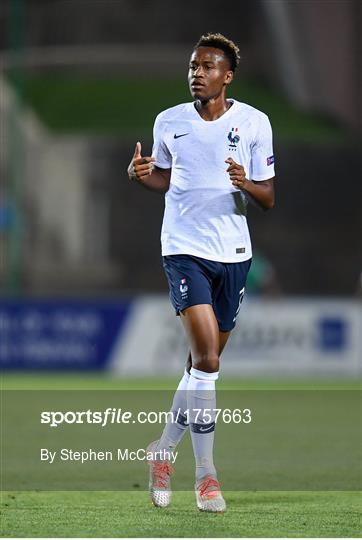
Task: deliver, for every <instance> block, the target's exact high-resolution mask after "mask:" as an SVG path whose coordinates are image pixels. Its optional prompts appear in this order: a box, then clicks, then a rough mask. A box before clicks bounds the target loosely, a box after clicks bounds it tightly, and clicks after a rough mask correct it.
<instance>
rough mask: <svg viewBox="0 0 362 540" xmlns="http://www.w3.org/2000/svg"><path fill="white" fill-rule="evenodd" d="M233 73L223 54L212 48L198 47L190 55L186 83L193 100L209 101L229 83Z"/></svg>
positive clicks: (219, 93)
mask: <svg viewBox="0 0 362 540" xmlns="http://www.w3.org/2000/svg"><path fill="white" fill-rule="evenodd" d="M232 79H233V72H232V71H231V69H230V64H229V61H228V59H227V58H225V56H224V53H223V51H222V50H220V49H215V48H214V47H198V48H197V49H196V50H195V51H194V52H193V53H192V55H191V59H190V66H189V74H188V81H189V87H190V92H191V95H192V97H193V98H194V99H199V100H201V101H209V100H210V99H213V98H216V97H218V96H219V95H221V93H222V92H223V89H224V88H225V87H226V86H227V85H228V84H230V83H231V81H232Z"/></svg>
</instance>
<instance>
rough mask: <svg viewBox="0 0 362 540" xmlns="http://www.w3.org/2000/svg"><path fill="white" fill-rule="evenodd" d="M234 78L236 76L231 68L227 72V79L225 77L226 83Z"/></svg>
mask: <svg viewBox="0 0 362 540" xmlns="http://www.w3.org/2000/svg"><path fill="white" fill-rule="evenodd" d="M233 78H234V72H233V71H231V70H229V71H227V72H226V73H225V79H224V81H225V84H230V83H231V81H232V80H233Z"/></svg>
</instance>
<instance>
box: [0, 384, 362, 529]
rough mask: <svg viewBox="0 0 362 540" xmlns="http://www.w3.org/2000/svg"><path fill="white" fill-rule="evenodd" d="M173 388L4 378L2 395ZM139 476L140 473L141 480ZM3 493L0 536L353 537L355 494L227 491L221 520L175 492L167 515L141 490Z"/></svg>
mask: <svg viewBox="0 0 362 540" xmlns="http://www.w3.org/2000/svg"><path fill="white" fill-rule="evenodd" d="M174 384H175V381H173V380H164V381H158V382H157V384H154V383H151V381H149V380H137V381H119V380H115V379H110V378H99V377H98V376H95V377H83V376H74V375H72V376H70V377H68V376H57V377H54V376H47V375H44V376H36V375H32V376H24V375H21V376H20V375H11V376H8V375H7V376H6V377H4V378H3V380H2V388H3V389H4V388H6V389H34V390H36V389H52V388H57V389H71V388H79V389H117V388H120V389H121V388H130V387H133V388H137V389H139V388H156V387H157V388H160V389H161V388H162V389H163V388H165V389H166V388H173V387H174ZM222 386H223V387H224V388H245V389H248V390H250V389H254V388H257V389H260V388H263V389H264V388H268V389H269V388H283V389H285V388H288V389H290V388H303V389H305V388H313V389H315V388H318V387H319V386H321V387H322V388H333V389H335V388H344V389H349V388H351V389H356V388H358V383H353V382H351V383H349V382H345V383H343V384H341V383H339V382H333V381H331V382H329V383H323V384H321V383H316V382H313V381H304V382H298V383H295V382H287V381H286V382H283V383H280V382H271V381H261V382H260V381H248V382H241V381H235V380H233V381H224V382H223V383H221V384H220V385H219V387H222ZM146 474H147V472H146V469H145V475H146ZM141 489H144V488H143V487H142V488H139V491H127V492H124V491H120V492H114V491H110V492H105V491H98V492H97V491H82V492H79V491H70V492H64V491H61V492H59V491H58V492H44V491H39V492H34V491H29V492H25V491H22V492H20V491H18V492H4V493H3V494H2V498H1V535H2V536H6V537H359V536H361V533H362V527H361V493H360V492H356V491H355V492H346V491H339V492H337V491H336V492H333V491H329V492H327V491H304V492H297V491H293V492H290V491H278V492H277V491H268V492H267V491H253V492H250V491H240V492H236V491H227V492H225V493H224V495H225V499H226V502H227V511H226V513H225V514H223V515H213V514H204V513H200V512H198V511H197V509H196V504H195V496H194V493H193V492H192V491H190V492H175V493H174V498H173V503H172V505H171V506H170V507H169V508H167V509H158V508H154V507H153V506H152V505H151V503H150V500H149V497H148V493H146V492H145V491H141Z"/></svg>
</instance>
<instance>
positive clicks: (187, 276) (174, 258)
mask: <svg viewBox="0 0 362 540" xmlns="http://www.w3.org/2000/svg"><path fill="white" fill-rule="evenodd" d="M250 265H251V259H249V260H247V261H243V262H239V263H221V262H215V261H209V260H208V259H202V258H200V257H195V256H193V255H167V256H166V257H163V267H164V269H165V273H166V276H167V280H168V285H169V288H170V298H171V302H172V305H173V307H174V308H175V310H176V314H177V315H179V314H180V311H183V310H184V309H186V308H188V307H190V306H195V305H197V304H211V305H212V306H213V308H214V312H215V316H216V319H217V322H218V324H219V329H220V331H221V332H229V331H230V330H232V329H233V328H234V326H235V321H236V317H237V315H238V313H239V311H240V306H241V302H242V300H243V296H244V290H245V282H246V277H247V275H248V271H249V268H250Z"/></svg>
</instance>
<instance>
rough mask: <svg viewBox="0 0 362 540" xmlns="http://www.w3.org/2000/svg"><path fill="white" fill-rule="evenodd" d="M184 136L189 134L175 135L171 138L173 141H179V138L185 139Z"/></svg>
mask: <svg viewBox="0 0 362 540" xmlns="http://www.w3.org/2000/svg"><path fill="white" fill-rule="evenodd" d="M185 135H189V133H181V135H176V133H175V135H174V136H173V138H174V139H179V138H180V137H185Z"/></svg>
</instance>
